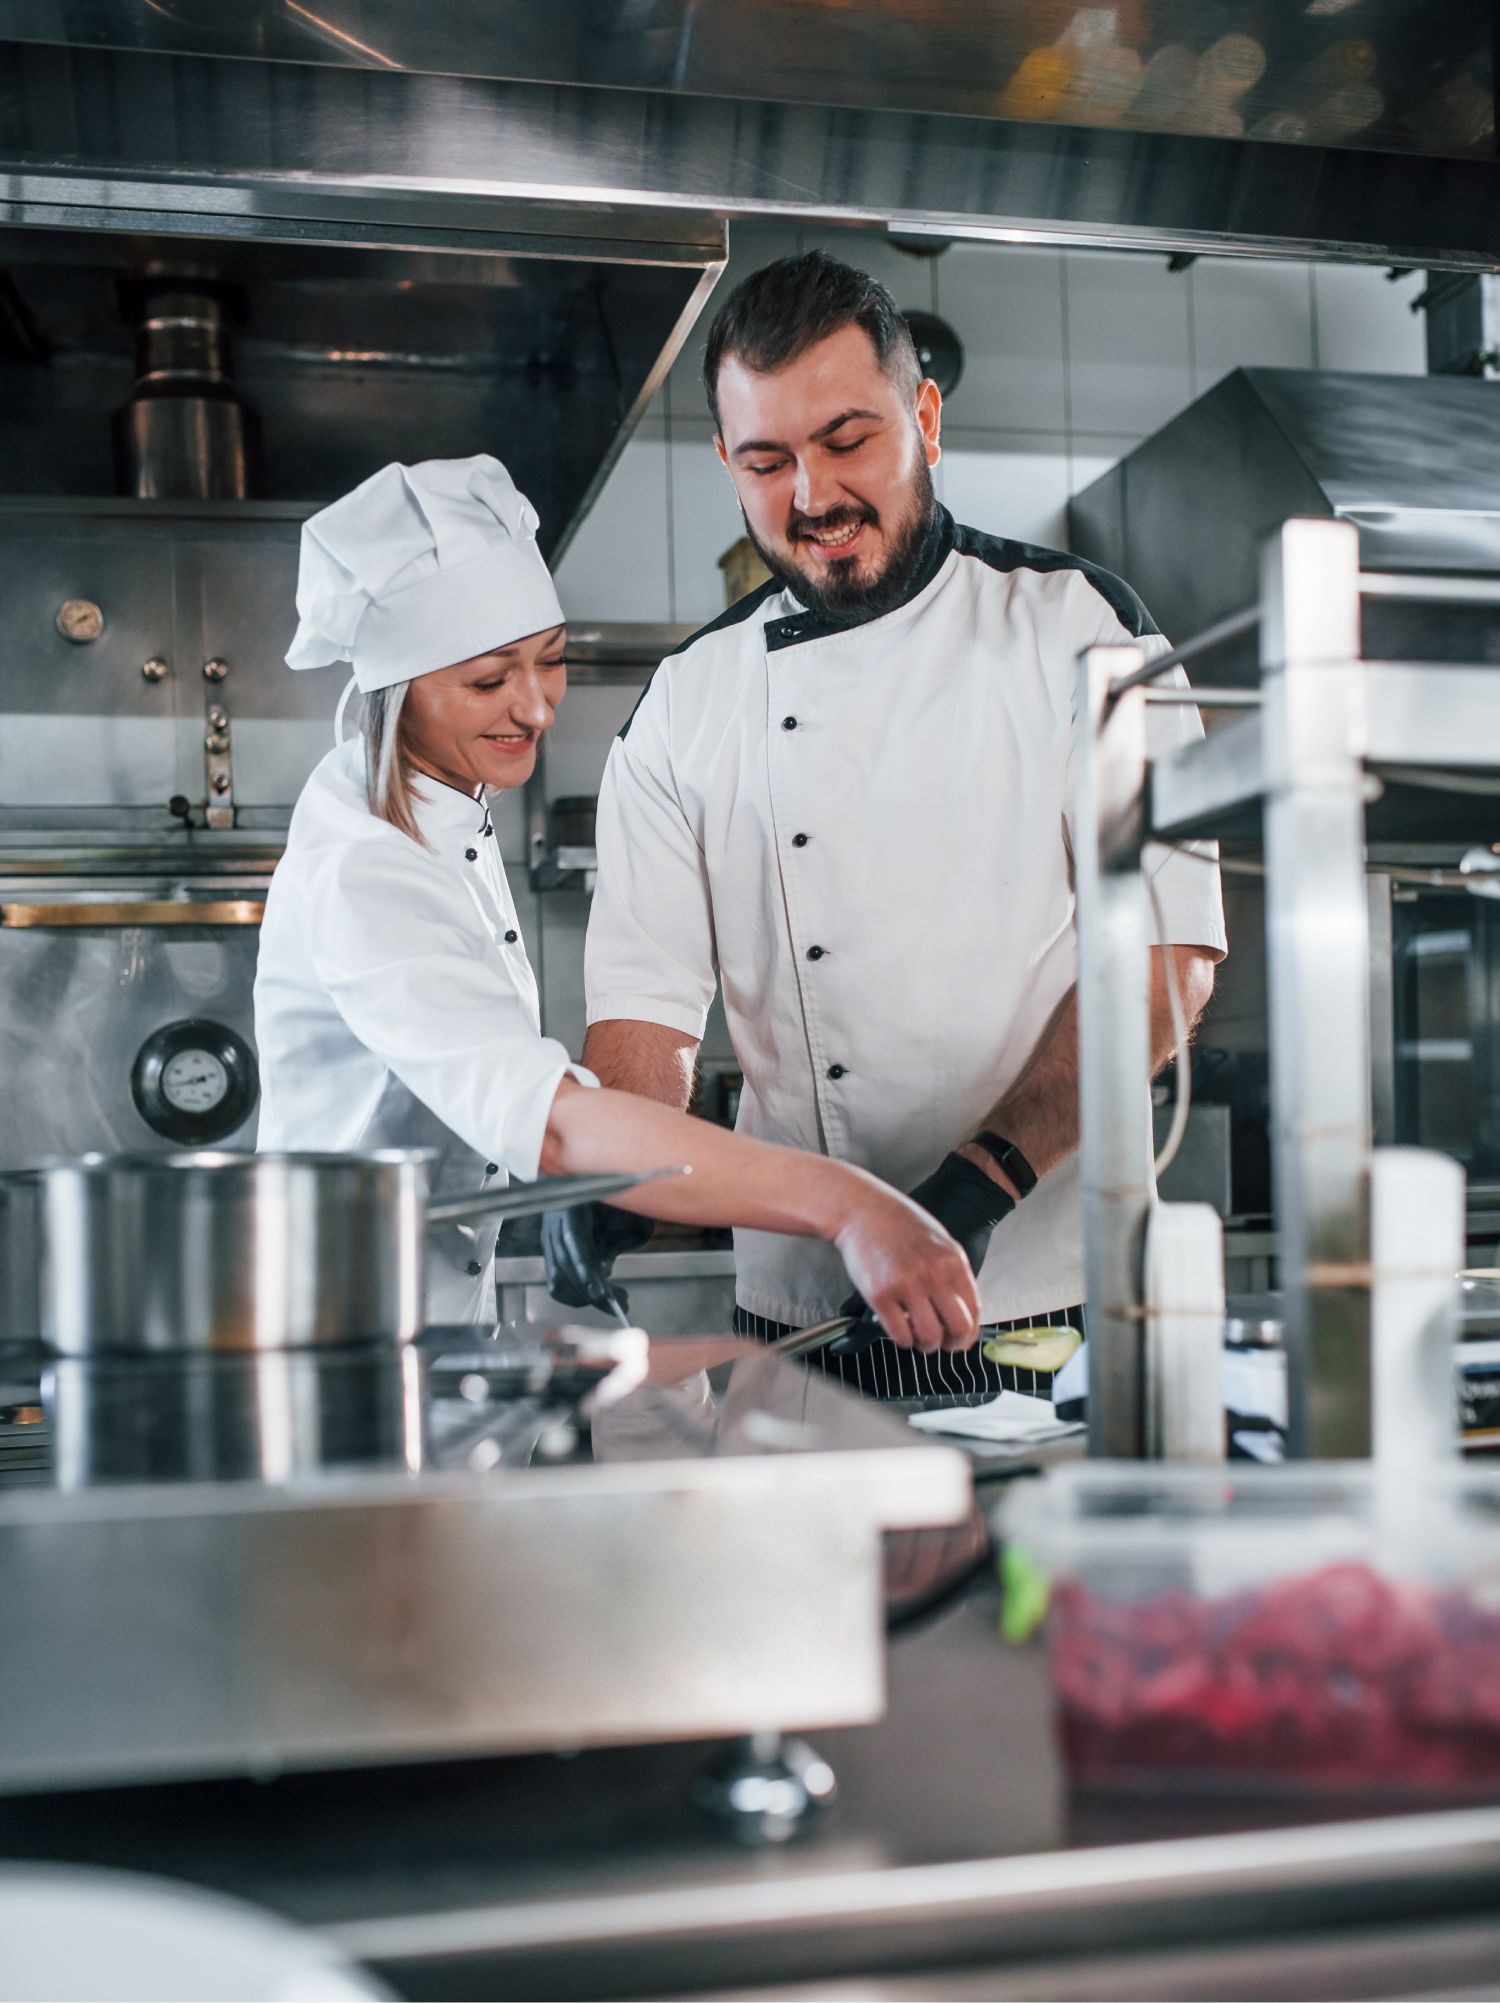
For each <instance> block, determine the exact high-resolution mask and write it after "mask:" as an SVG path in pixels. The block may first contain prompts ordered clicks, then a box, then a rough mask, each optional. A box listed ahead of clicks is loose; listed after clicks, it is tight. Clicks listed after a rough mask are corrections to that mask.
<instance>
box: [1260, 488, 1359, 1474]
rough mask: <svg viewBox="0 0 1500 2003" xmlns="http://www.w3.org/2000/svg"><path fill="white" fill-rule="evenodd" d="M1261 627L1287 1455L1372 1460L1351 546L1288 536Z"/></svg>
mask: <svg viewBox="0 0 1500 2003" xmlns="http://www.w3.org/2000/svg"><path fill="white" fill-rule="evenodd" d="M1262 595H1263V603H1264V613H1263V618H1262V625H1261V645H1262V650H1263V668H1264V674H1263V683H1262V687H1263V697H1264V708H1263V718H1264V730H1265V754H1266V766H1267V780H1268V785H1267V792H1266V802H1265V853H1266V930H1267V964H1268V971H1269V976H1270V979H1269V988H1270V1014H1271V1110H1272V1136H1273V1139H1272V1159H1273V1169H1274V1177H1275V1200H1276V1218H1277V1230H1278V1234H1279V1242H1280V1252H1281V1272H1282V1284H1283V1287H1284V1290H1285V1294H1286V1342H1287V1356H1288V1373H1289V1380H1290V1394H1291V1396H1290V1414H1289V1418H1290V1424H1289V1429H1288V1448H1289V1451H1290V1452H1291V1453H1292V1454H1293V1455H1295V1456H1299V1457H1309V1456H1310V1457H1317V1458H1325V1457H1326V1458H1340V1457H1348V1458H1355V1457H1361V1458H1362V1457H1363V1456H1365V1455H1367V1454H1368V1453H1369V1452H1370V1445H1371V1409H1370V1290H1369V1289H1370V1149H1371V1138H1370V994H1369V927H1368V921H1367V914H1366V904H1365V875H1364V790H1363V779H1364V773H1363V766H1362V762H1361V749H1362V742H1361V740H1362V730H1363V718H1362V699H1361V690H1362V670H1361V668H1360V665H1359V660H1358V655H1359V543H1358V537H1357V535H1356V532H1355V530H1354V529H1353V528H1352V527H1350V526H1349V525H1348V524H1346V523H1342V522H1311V521H1299V522H1288V523H1287V525H1286V526H1285V528H1283V529H1282V531H1281V532H1280V534H1279V535H1278V536H1277V537H1276V538H1275V539H1274V540H1273V541H1272V542H1271V543H1270V544H1269V545H1268V547H1267V550H1266V555H1265V560H1264V565H1263V569H1262Z"/></svg>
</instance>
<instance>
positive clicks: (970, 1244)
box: [827, 1154, 1016, 1356]
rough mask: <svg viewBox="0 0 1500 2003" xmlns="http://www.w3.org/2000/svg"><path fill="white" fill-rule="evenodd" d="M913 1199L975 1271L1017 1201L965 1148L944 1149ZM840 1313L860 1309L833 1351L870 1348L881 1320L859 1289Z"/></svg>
mask: <svg viewBox="0 0 1500 2003" xmlns="http://www.w3.org/2000/svg"><path fill="white" fill-rule="evenodd" d="M911 1200H912V1202H913V1203H920V1204H921V1206H922V1208H923V1209H924V1210H925V1211H926V1212H927V1213H928V1214H929V1216H932V1217H935V1218H936V1219H937V1221H938V1223H939V1224H941V1225H942V1226H943V1228H944V1229H945V1230H946V1231H947V1232H948V1233H949V1234H950V1235H951V1236H952V1237H954V1238H956V1239H957V1240H958V1242H959V1244H960V1245H962V1247H963V1249H964V1255H965V1257H966V1258H967V1259H968V1261H969V1265H970V1268H971V1270H972V1271H974V1272H975V1273H977V1272H978V1271H979V1269H980V1267H981V1266H982V1265H983V1264H984V1255H985V1253H986V1252H988V1250H989V1249H990V1239H991V1237H992V1236H993V1235H994V1230H995V1226H996V1225H997V1224H998V1223H1000V1221H1001V1219H1002V1218H1005V1217H1009V1215H1010V1213H1011V1212H1012V1211H1013V1210H1014V1209H1015V1207H1016V1200H1015V1198H1014V1197H1013V1196H1011V1195H1010V1194H1009V1193H1008V1192H1007V1191H1006V1190H1003V1189H1002V1188H1001V1187H1000V1185H999V1183H998V1182H995V1181H993V1180H992V1178H991V1177H989V1176H987V1175H986V1174H985V1172H984V1170H983V1169H982V1168H980V1167H979V1166H978V1165H977V1164H976V1163H974V1162H971V1161H969V1160H967V1159H966V1158H965V1157H964V1156H963V1155H961V1154H951V1155H945V1156H944V1157H943V1159H942V1160H941V1161H940V1162H939V1163H938V1165H937V1167H936V1168H935V1169H934V1170H933V1171H932V1174H931V1175H930V1176H928V1178H927V1180H926V1181H925V1182H919V1183H918V1184H917V1186H916V1188H915V1189H914V1190H913V1191H912V1192H911ZM839 1313H840V1314H852V1315H858V1317H859V1319H858V1321H857V1322H856V1323H855V1325H854V1327H853V1328H851V1329H850V1330H849V1331H848V1332H847V1333H846V1334H844V1335H840V1336H835V1338H834V1340H833V1341H832V1342H830V1343H829V1345H828V1350H827V1354H828V1355H829V1356H854V1355H856V1354H857V1353H858V1352H859V1351H860V1350H862V1349H868V1348H869V1346H870V1344H871V1343H872V1342H873V1341H874V1340H875V1339H876V1337H877V1336H878V1335H879V1334H880V1333H881V1328H880V1323H879V1322H878V1321H877V1320H876V1319H875V1317H874V1316H873V1315H872V1314H871V1313H870V1310H869V1309H868V1308H867V1307H866V1306H865V1303H864V1302H863V1300H861V1298H860V1297H859V1295H858V1294H851V1295H850V1296H849V1298H848V1300H846V1301H845V1303H844V1305H843V1306H842V1307H841V1308H840V1309H839Z"/></svg>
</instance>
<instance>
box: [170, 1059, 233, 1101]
mask: <svg viewBox="0 0 1500 2003" xmlns="http://www.w3.org/2000/svg"><path fill="white" fill-rule="evenodd" d="M228 1091H229V1073H228V1072H227V1071H226V1070H225V1068H224V1066H223V1064H221V1063H220V1061H219V1059H218V1058H217V1057H215V1056H214V1054H213V1052H212V1051H210V1050H179V1051H178V1052H177V1054H176V1056H175V1057H169V1058H168V1059H167V1061H166V1063H165V1064H164V1065H163V1066H162V1072H161V1092H162V1097H163V1098H164V1099H165V1100H166V1102H167V1104H168V1105H169V1106H173V1107H175V1108H176V1110H177V1111H178V1112H179V1113H199V1114H201V1113H211V1112H212V1111H213V1110H214V1108H215V1107H216V1106H219V1105H222V1104H223V1101H224V1099H225V1097H226V1096H227V1094H228Z"/></svg>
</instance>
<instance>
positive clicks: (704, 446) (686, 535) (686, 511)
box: [671, 418, 745, 626]
mask: <svg viewBox="0 0 1500 2003" xmlns="http://www.w3.org/2000/svg"><path fill="white" fill-rule="evenodd" d="M744 533H745V521H744V517H743V515H741V513H740V504H739V502H738V501H737V500H736V499H735V497H734V488H733V487H732V486H731V484H730V480H729V475H728V474H727V473H726V472H725V470H724V468H723V466H722V465H721V464H720V463H719V455H718V453H717V452H716V451H715V450H714V442H713V426H712V425H711V424H710V423H709V422H708V420H707V419H706V418H704V419H702V420H701V421H697V420H695V421H694V422H692V423H686V422H684V421H683V420H682V419H680V418H674V419H673V421H672V585H673V591H672V599H671V604H672V617H673V618H674V619H678V620H682V621H684V622H686V623H690V624H692V625H695V626H702V625H706V624H707V622H708V621H709V620H710V619H714V618H717V617H718V615H719V613H721V612H722V611H723V610H724V574H723V572H722V571H721V570H720V569H719V558H720V557H721V556H722V555H723V554H724V552H725V550H727V549H728V548H729V547H730V546H731V544H733V543H736V542H738V541H739V539H740V537H741V536H742V535H743V534H744Z"/></svg>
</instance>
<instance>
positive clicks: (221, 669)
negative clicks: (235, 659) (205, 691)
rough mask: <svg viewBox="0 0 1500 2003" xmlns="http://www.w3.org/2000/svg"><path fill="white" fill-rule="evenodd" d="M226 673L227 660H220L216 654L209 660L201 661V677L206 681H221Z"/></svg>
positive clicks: (227, 670)
mask: <svg viewBox="0 0 1500 2003" xmlns="http://www.w3.org/2000/svg"><path fill="white" fill-rule="evenodd" d="M228 673H229V663H228V661H221V660H220V659H219V657H218V655H217V654H215V655H214V657H213V659H212V660H211V661H205V662H204V663H203V679H204V680H205V681H206V682H221V681H223V679H224V677H225V676H226V675H227V674H228Z"/></svg>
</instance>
